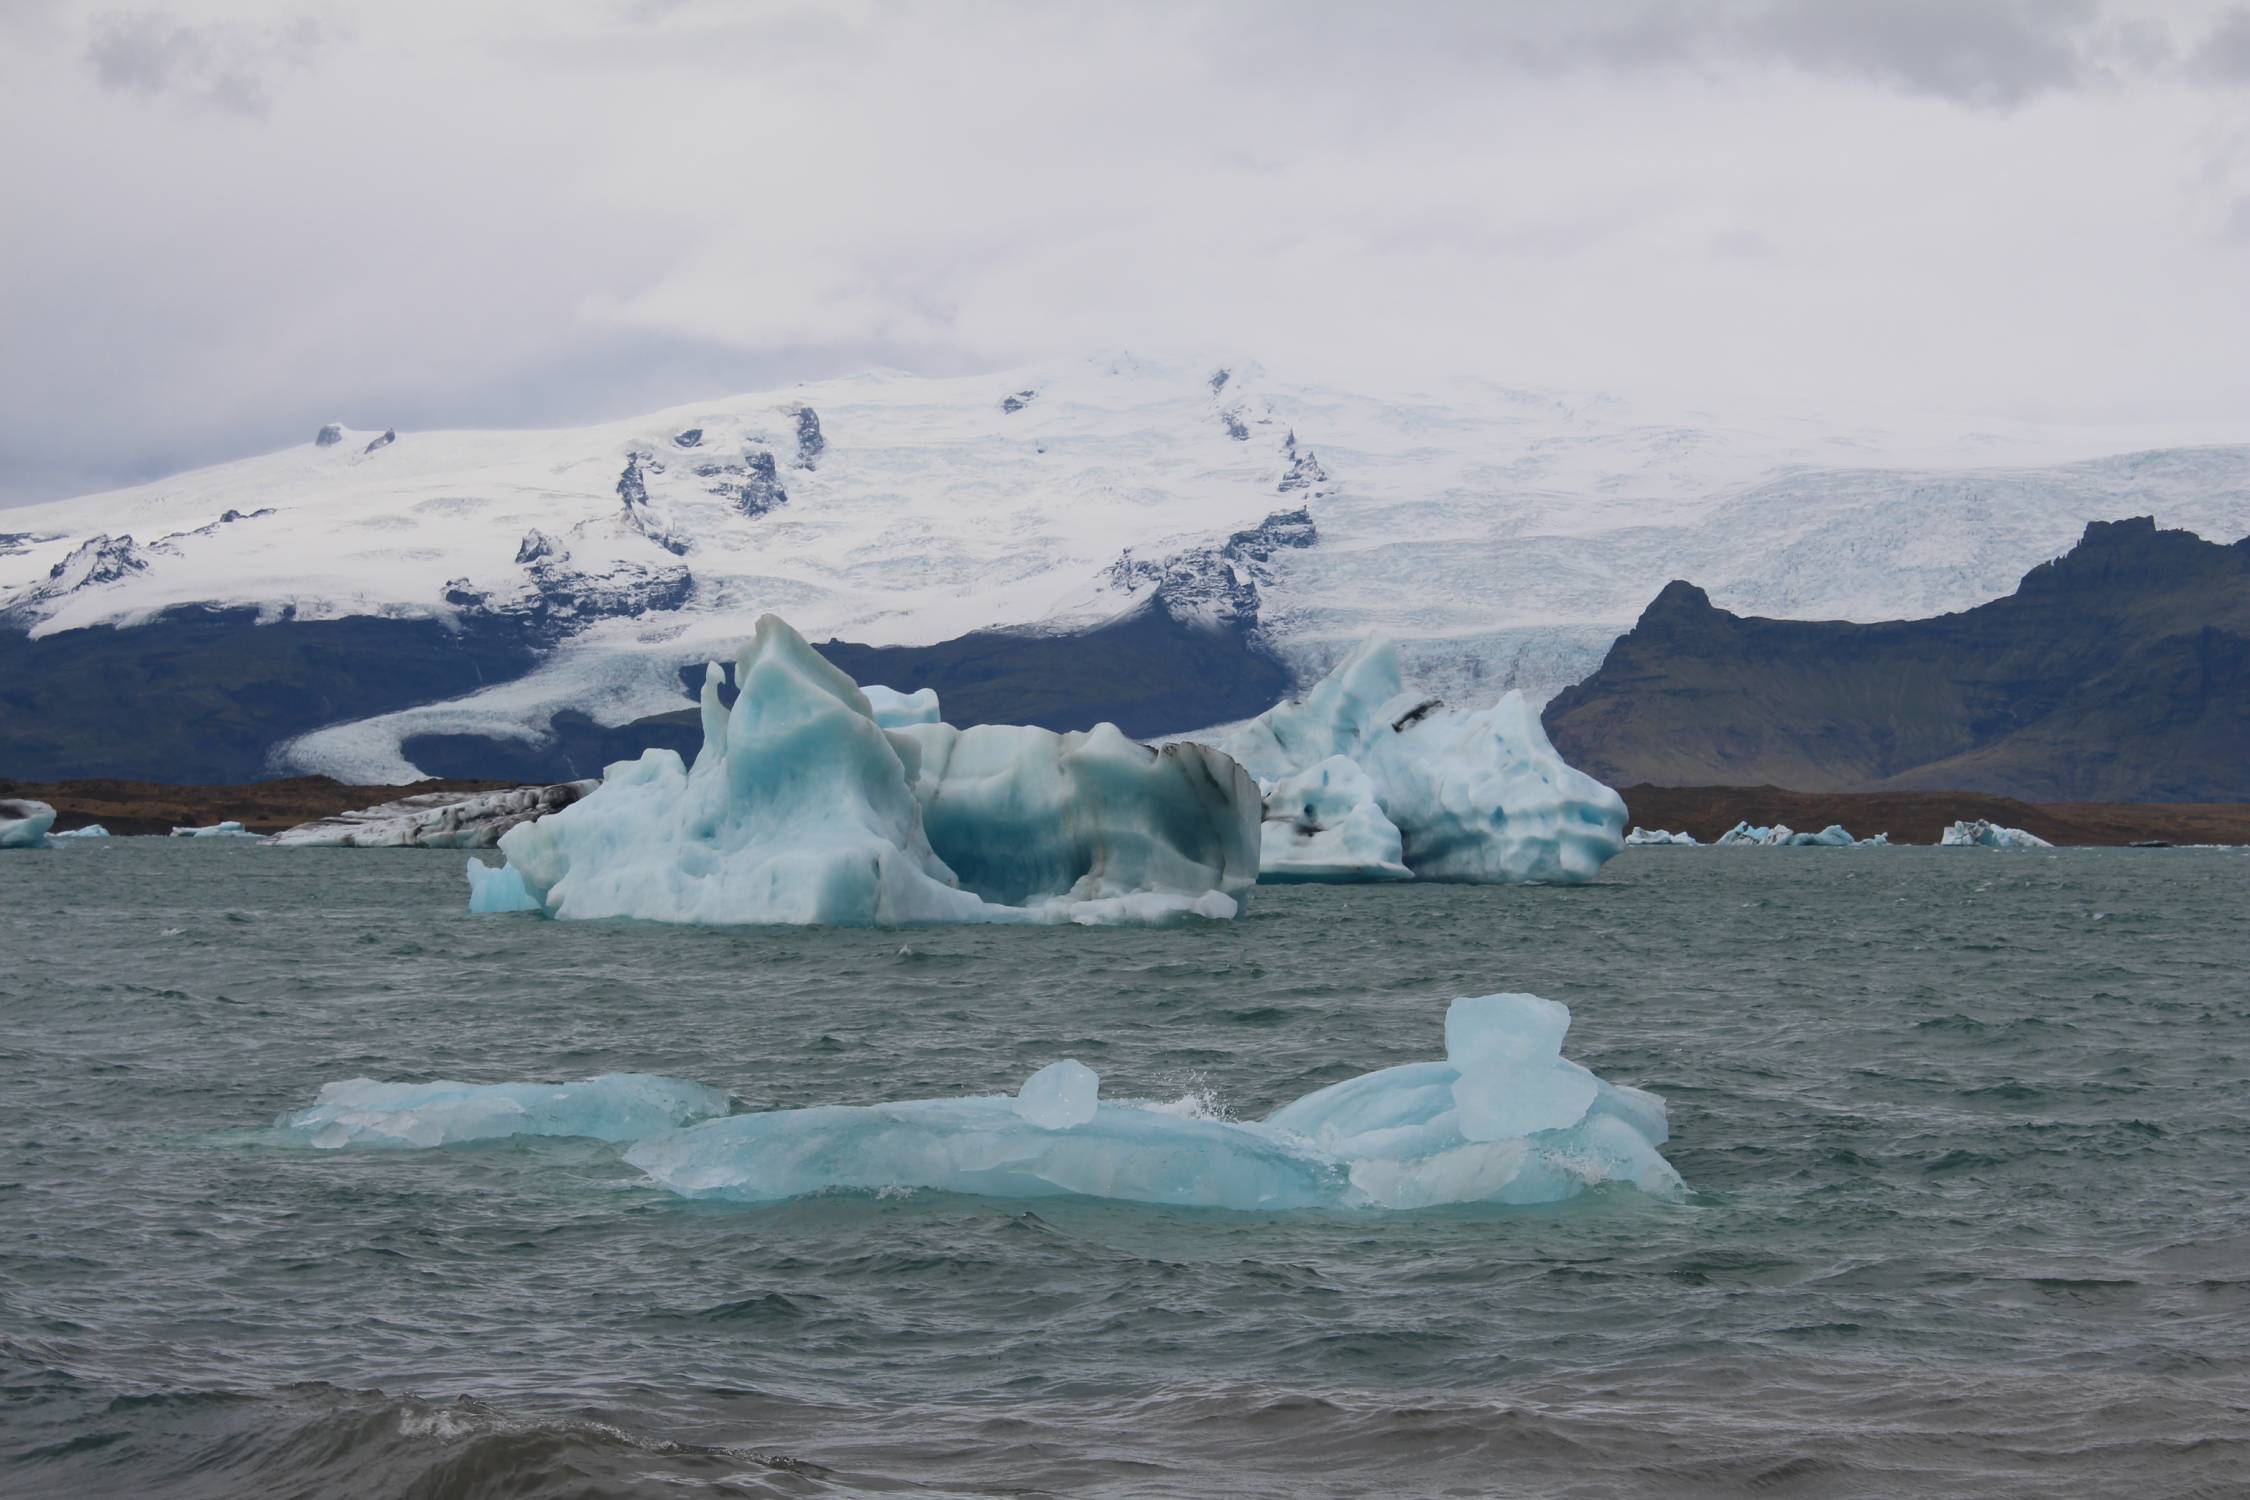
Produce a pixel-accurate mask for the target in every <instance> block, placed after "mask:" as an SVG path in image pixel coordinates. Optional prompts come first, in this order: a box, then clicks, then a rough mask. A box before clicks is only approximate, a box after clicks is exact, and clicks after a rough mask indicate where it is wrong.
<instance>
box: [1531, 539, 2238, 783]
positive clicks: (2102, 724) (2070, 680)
mask: <svg viewBox="0 0 2250 1500" xmlns="http://www.w3.org/2000/svg"><path fill="white" fill-rule="evenodd" d="M1546 723H1547V729H1548V733H1549V734H1550V736H1552V738H1553V739H1554V742H1555V745H1556V747H1557V748H1558V749H1560V750H1561V751H1562V752H1563V754H1564V755H1565V756H1567V757H1568V758H1570V759H1571V761H1572V762H1573V763H1574V764H1577V765H1580V766H1583V767H1585V768H1586V769H1587V770H1589V771H1591V772H1592V773H1593V774H1595V775H1597V776H1600V777H1602V778H1603V779H1605V780H1607V781H1609V782H1611V783H1612V784H1616V785H1625V784H1628V783H1633V782H1652V783H1655V784H1658V785H1669V786H1698V785H1710V784H1728V783H1733V784H1743V783H1754V782H1766V783H1772V784H1774V785H1778V786H1787V787H1791V788H1794V789H1797V790H1800V791H1807V792H1821V791H1845V790H1863V791H1878V790H1919V789H1933V788H1960V789H1964V790H1971V791H1978V792H1987V793H1997V794H2000V795H2004V796H2010V797H2017V798H2022V799H2024V800H2026V801H2031V802H2140V801H2153V802H2221V801H2236V800H2243V799H2250V754H2245V753H2244V750H2243V747H2244V746H2245V745H2250V540H2245V541H2241V542H2236V543H2234V544H2232V545H2224V544H2221V543H2217V542H2207V541H2204V540H2203V539H2202V538H2200V537H2198V536H2196V535H2194V534H2193V533H2192V532H2186V531H2161V530H2158V529H2157V526H2156V523H2155V522H2154V521H2153V520H2152V519H2150V518H2148V517H2141V518H2138V519H2135V520H2128V521H2114V522H2096V523H2094V524H2093V525H2090V526H2088V527H2087V528H2086V531H2085V535H2084V537H2083V539H2082V540H2081V541H2080V542H2079V544H2078V546H2077V547H2076V548H2075V549H2074V550H2073V551H2071V552H2070V553H2069V554H2068V555H2066V556H2064V557H2061V558H2058V559H2056V560H2055V561H2053V562H2049V563H2043V564H2041V565H2040V566H2039V567H2036V568H2034V569H2032V570H2031V571H2030V572H2029V573H2028V574H2026V575H2025V576H2024V579H2023V581H2022V583H2021V584H2020V585H2019V586H2018V587H2017V589H2016V591H2015V593H2013V594H2011V595H2008V596H2007V597H2005V598H2001V599H1996V600H1993V601H1992V602H1990V603H1988V604H1982V605H1979V606H1977V607H1976V608H1974V609H1969V610H1963V611H1961V612H1960V613H1958V614H1951V615H1940V616H1937V617H1936V618H1933V619H1926V620H1897V621H1889V622H1885V623H1881V624H1873V625H1858V624H1849V623H1845V622H1841V621H1816V620H1768V619H1757V618H1745V617H1742V616H1737V615H1734V614H1730V613H1728V612H1727V611H1725V610H1722V609H1719V608H1716V607H1715V606H1714V605H1713V604H1712V603H1711V600H1710V598H1709V596H1708V595H1706V594H1705V593H1704V592H1703V590H1701V589H1699V588H1696V587H1695V586H1693V585H1692V584H1689V583H1685V582H1679V581H1675V582H1673V583H1670V584H1667V585H1666V586H1665V588H1664V590H1663V591H1662V592H1661V593H1659V594H1658V595H1657V596H1656V599H1655V600H1654V601H1653V602H1652V603H1651V604H1650V605H1649V606H1648V608H1647V610H1646V611H1644V612H1643V613H1642V615H1641V618H1640V621H1639V623H1637V624H1636V625H1635V626H1634V627H1633V629H1632V630H1631V632H1629V633H1628V634H1626V635H1625V636H1623V637H1621V638H1619V640H1618V641H1617V643H1616V645H1615V646H1613V647H1612V648H1611V649H1610V652H1609V656H1608V658H1607V659H1606V660H1605V661H1604V662H1603V663H1602V666H1601V669H1600V670H1599V671H1597V672H1596V673H1595V674H1594V675H1593V676H1592V677H1590V678H1588V679H1587V680H1586V681H1585V682H1583V683H1581V684H1579V685H1578V686H1576V687H1573V688H1570V689H1568V690H1566V691H1565V692H1563V693H1562V694H1561V695H1560V696H1558V697H1557V698H1556V699H1555V700H1554V701H1553V702H1552V703H1551V704H1549V705H1548V708H1547V713H1546Z"/></svg>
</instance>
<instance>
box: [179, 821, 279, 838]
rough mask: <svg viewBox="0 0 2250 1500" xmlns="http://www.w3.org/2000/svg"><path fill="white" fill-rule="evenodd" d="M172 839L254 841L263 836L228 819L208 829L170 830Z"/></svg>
mask: <svg viewBox="0 0 2250 1500" xmlns="http://www.w3.org/2000/svg"><path fill="white" fill-rule="evenodd" d="M172 837H174V838H176V839H254V838H260V837H263V835H260V834H255V833H252V832H251V831H250V830H249V829H247V828H245V827H243V826H242V825H241V824H240V823H237V822H236V821H234V820H233V819H232V818H229V819H227V820H226V821H225V822H223V823H214V824H212V825H211V826H210V827H208V828H175V829H173V830H172Z"/></svg>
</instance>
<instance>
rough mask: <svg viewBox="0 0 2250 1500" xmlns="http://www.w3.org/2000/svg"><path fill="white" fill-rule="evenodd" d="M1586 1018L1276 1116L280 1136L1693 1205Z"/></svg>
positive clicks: (1491, 1023) (341, 1102)
mask: <svg viewBox="0 0 2250 1500" xmlns="http://www.w3.org/2000/svg"><path fill="white" fill-rule="evenodd" d="M1569 1028H1570V1010H1569V1007H1567V1006H1564V1005H1561V1004H1558V1003H1556V1002H1554V1001H1551V1000H1543V999H1541V998H1539V997H1538V996H1536V995H1523V994H1503V995H1482V996H1477V997H1474V998H1470V999H1462V1000H1456V1001H1454V1002H1453V1003H1452V1005H1451V1006H1449V1007H1448V1008H1447V1010H1446V1015H1445V1052H1446V1055H1445V1060H1444V1061H1442V1062H1423V1063H1409V1064H1407V1065H1405V1066H1402V1067H1393V1068H1383V1069H1380V1070H1378V1071H1376V1072H1373V1073H1364V1074H1361V1075H1360V1076H1358V1077H1356V1078H1349V1079H1346V1080H1344V1081H1343V1082H1341V1083H1337V1084H1332V1085H1330V1086H1329V1087H1327V1088H1324V1089H1321V1090H1319V1091H1317V1092H1315V1093H1312V1094H1308V1095H1306V1096H1305V1097H1304V1098H1302V1099H1299V1100H1297V1101H1296V1102H1295V1103H1293V1104H1289V1105H1285V1106H1284V1107H1282V1108H1281V1109H1278V1110H1276V1111H1274V1112H1273V1114H1271V1115H1269V1116H1268V1117H1267V1118H1266V1119H1264V1120H1262V1121H1233V1120H1227V1119H1221V1118H1216V1117H1214V1116H1213V1115H1212V1114H1211V1113H1210V1112H1209V1111H1208V1109H1206V1108H1203V1107H1199V1106H1191V1105H1190V1104H1189V1103H1188V1102H1187V1101H1181V1102H1177V1103H1157V1102H1153V1101H1149V1100H1138V1099H1104V1098H1102V1097H1101V1092H1100V1090H1101V1079H1100V1076H1099V1075H1098V1074H1096V1073H1095V1072H1094V1070H1093V1069H1091V1068H1089V1067H1087V1066H1085V1065H1084V1064H1083V1063H1080V1062H1078V1061H1077V1060H1075V1059H1064V1060H1062V1061H1060V1062H1054V1063H1050V1064H1048V1065H1047V1066H1046V1067H1044V1068H1041V1069H1040V1070H1039V1071H1038V1072H1036V1073H1034V1074H1032V1075H1031V1077H1030V1078H1028V1079H1027V1080H1025V1082H1024V1085H1023V1087H1022V1088H1021V1089H1020V1090H1018V1091H1017V1092H1016V1093H1015V1094H1013V1095H1009V1094H989V1095H979V1096H970V1097H966V1098H956V1099H907V1100H899V1101H896V1102H892V1103H884V1104H869V1105H836V1104H831V1105H820V1106H815V1107H813V1108H809V1109H780V1110H764V1111H759V1112H755V1113H745V1114H730V1113H728V1110H729V1108H730V1101H729V1099H728V1097H727V1096H726V1095H724V1094H722V1093H720V1092H719V1091H717V1090H715V1089H710V1088H705V1087H703V1086H702V1085H700V1084H694V1083H689V1082H685V1081H683V1080H680V1079H675V1078H659V1077H653V1076H649V1075H644V1074H609V1075H606V1076H604V1077H600V1078H590V1079H586V1080H583V1081H581V1082H578V1083H565V1084H539V1083H501V1084H467V1083H420V1084H406V1083H379V1082H376V1081H374V1080H372V1079H366V1078H355V1079H350V1080H347V1081H345V1082H342V1083H331V1084H328V1085H326V1086H325V1087H323V1088H322V1089H321V1091H320V1097H319V1098H318V1100H316V1101H315V1102H314V1104H313V1106H312V1107H311V1108H310V1109H305V1110H300V1111H297V1112H296V1113H293V1114H287V1115H283V1116H282V1117H281V1118H280V1119H279V1120H277V1121H276V1122H275V1124H274V1131H275V1135H276V1136H277V1138H278V1139H280V1140H281V1141H282V1142H284V1143H286V1144H289V1145H296V1146H310V1147H315V1148H328V1149H335V1148H343V1147H398V1146H424V1147H431V1146H449V1145H457V1144H461V1143H463V1142H469V1141H486V1140H494V1139H500V1138H504V1137H509V1136H524V1135H544V1136H562V1135H573V1136H585V1137H590V1138H592V1139H596V1140H603V1141H612V1142H618V1143H628V1142H629V1143H630V1145H629V1147H628V1149H627V1150H626V1152H625V1160H626V1161H627V1162H629V1163H631V1164H632V1165H634V1166H636V1167H638V1168H640V1169H641V1170H642V1171H643V1172H645V1173H646V1174H648V1176H649V1177H650V1178H651V1179H652V1180H654V1181H655V1182H657V1183H658V1184H660V1185H662V1186H663V1187H665V1188H667V1189H669V1190H670V1191H672V1192H674V1193H677V1194H679V1195H681V1196H682V1197H687V1198H714V1199H724V1200H731V1201H736V1202H748V1203H763V1202H774V1201H778V1200H782V1199H789V1198H802V1197H809V1196H812V1195H816V1194H822V1193H835V1192H859V1193H890V1192H902V1191H914V1190H923V1191H934V1192H951V1193H970V1194H977V1195H980V1196H984V1197H993V1198H1039V1197H1054V1196H1059V1195H1064V1194H1076V1195H1079V1196H1083V1197H1090V1198H1105V1199H1110V1200H1113V1201H1119V1202H1129V1203H1151V1204H1169V1205H1176V1206H1182V1207H1200V1208H1222V1209H1237V1210H1246V1211H1248V1210H1276V1209H1291V1208H1382V1209H1416V1208H1431V1207H1437V1206H1440V1205H1447V1204H1465V1203H1508V1204H1538V1203H1555V1202H1559V1201H1561V1200H1563V1199H1566V1198H1571V1197H1574V1196H1576V1195H1577V1194H1579V1193H1581V1192H1584V1191H1585V1190H1586V1189H1588V1188H1590V1187H1594V1186H1597V1185H1599V1184H1603V1183H1616V1184H1621V1185H1626V1186H1630V1187H1633V1188H1636V1189H1638V1190H1639V1191H1641V1192H1644V1193H1647V1194H1649V1195H1651V1196H1653V1197H1657V1198H1665V1199H1677V1198H1680V1197H1682V1196H1684V1195H1685V1193H1686V1186H1685V1184H1684V1183H1682V1182H1681V1180H1680V1176H1679V1174H1678V1173H1677V1172H1675V1171H1674V1170H1673V1169H1672V1166H1671V1164H1670V1163H1669V1162H1667V1161H1665V1159H1664V1157H1663V1156H1662V1154H1661V1153H1660V1152H1659V1151H1658V1149H1657V1148H1658V1147H1660V1146H1662V1145H1663V1144H1664V1142H1665V1141H1666V1139H1667V1138H1668V1134H1669V1131H1668V1125H1667V1121H1666V1116H1665V1108H1664V1101H1663V1100H1662V1099H1660V1098H1658V1097H1657V1096H1656V1095H1654V1094H1651V1093H1646V1092H1644V1091H1642V1090H1640V1089H1635V1088H1627V1087H1625V1086H1623V1085H1620V1084H1613V1083H1609V1082H1607V1081H1605V1080H1603V1079H1601V1078H1598V1077H1596V1076H1595V1075H1594V1074H1592V1073H1590V1072H1588V1071H1587V1070H1586V1069H1585V1068H1583V1067H1580V1066H1579V1065H1578V1064H1577V1063H1574V1062H1571V1061H1570V1060H1569V1059H1567V1058H1565V1057H1564V1056H1563V1055H1562V1045H1563V1040H1564V1037H1565V1036H1566V1034H1567V1033H1568V1031H1569Z"/></svg>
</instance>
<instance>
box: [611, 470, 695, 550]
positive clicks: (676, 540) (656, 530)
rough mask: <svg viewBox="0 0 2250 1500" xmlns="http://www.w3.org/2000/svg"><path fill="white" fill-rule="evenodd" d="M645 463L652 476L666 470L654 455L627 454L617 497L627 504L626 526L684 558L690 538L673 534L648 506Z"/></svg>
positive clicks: (653, 509) (662, 517) (618, 484)
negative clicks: (643, 466) (643, 469)
mask: <svg viewBox="0 0 2250 1500" xmlns="http://www.w3.org/2000/svg"><path fill="white" fill-rule="evenodd" d="M643 464H647V465H648V466H649V472H651V473H659V474H660V473H662V472H663V471H664V466H663V465H662V464H659V463H657V462H656V461H655V458H654V457H653V455H650V454H646V453H628V454H626V455H625V471H624V472H623V473H622V474H619V475H618V476H617V498H618V499H619V500H621V501H623V502H624V505H625V524H626V525H627V526H629V527H631V528H632V529H633V530H635V531H637V532H639V533H640V534H641V535H642V536H645V537H647V538H648V539H649V540H650V541H652V542H654V543H656V545H657V546H659V547H662V548H663V549H664V550H665V551H667V552H670V553H672V554H673V555H674V556H682V555H685V553H686V552H687V550H688V547H689V545H690V544H689V542H688V539H687V538H686V537H683V536H680V535H678V534H677V533H676V532H674V531H673V530H672V523H671V522H670V521H669V520H667V519H666V518H665V517H664V516H663V515H661V514H659V513H658V512H657V510H656V507H655V506H653V505H651V504H650V503H649V498H648V479H647V476H646V475H645V474H643V472H642V469H641V466H642V465H643Z"/></svg>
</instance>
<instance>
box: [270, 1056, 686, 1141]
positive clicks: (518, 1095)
mask: <svg viewBox="0 0 2250 1500" xmlns="http://www.w3.org/2000/svg"><path fill="white" fill-rule="evenodd" d="M728 1103H729V1101H728V1099H727V1096H726V1095H725V1094H723V1093H721V1092H719V1091H718V1090H717V1089H712V1088H705V1087H704V1086H703V1085H702V1084H700V1083H689V1082H687V1081H685V1080H683V1079H678V1078H659V1077H657V1076H655V1075H654V1074H649V1073H605V1074H603V1075H602V1076H600V1077H599V1078H585V1079H580V1080H579V1081H578V1082H576V1083H455V1082H451V1081H441V1082H437V1083H382V1082H378V1081H377V1080H375V1079H372V1078H347V1079H345V1080H343V1081H342V1082H340V1083H329V1084H323V1085H322V1086H321V1090H320V1097H319V1098H318V1099H316V1100H314V1101H313V1105H312V1108H310V1109H301V1110H298V1111H297V1112H296V1113H294V1114H287V1115H283V1116H282V1117H281V1118H280V1119H278V1120H276V1121H274V1130H275V1132H276V1133H277V1134H278V1135H280V1136H281V1137H282V1138H283V1139H285V1140H287V1141H288V1142H289V1143H291V1144H293V1145H303V1146H313V1147H317V1148H319V1149H322V1150H339V1149H341V1148H343V1147H346V1146H393V1147H397V1146H455V1145H459V1144H461V1143H462V1142H464V1141H490V1140H500V1139H503V1138H505V1137H508V1136H518V1135H573V1136H586V1137H588V1138H590V1139H593V1140H597V1141H632V1140H639V1139H640V1138H641V1137H643V1136H646V1135H651V1134H654V1133H656V1132H657V1131H662V1130H671V1129H674V1128H676V1127H678V1126H682V1125H686V1124H688V1123H690V1122H691V1121H695V1120H703V1119H709V1118H710V1117H712V1116H714V1115H723V1114H725V1113H726V1112H727V1108H728Z"/></svg>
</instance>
